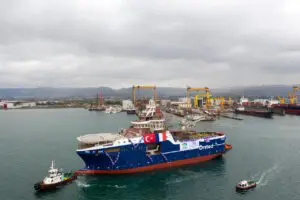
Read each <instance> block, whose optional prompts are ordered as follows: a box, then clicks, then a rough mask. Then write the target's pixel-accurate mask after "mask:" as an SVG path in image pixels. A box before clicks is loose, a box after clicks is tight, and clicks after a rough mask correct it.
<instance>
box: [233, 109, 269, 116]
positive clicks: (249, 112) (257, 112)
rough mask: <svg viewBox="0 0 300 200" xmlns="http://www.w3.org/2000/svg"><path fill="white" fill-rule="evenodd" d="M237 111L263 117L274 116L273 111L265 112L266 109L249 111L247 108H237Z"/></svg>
mask: <svg viewBox="0 0 300 200" xmlns="http://www.w3.org/2000/svg"><path fill="white" fill-rule="evenodd" d="M235 113H237V114H242V115H250V116H255V117H263V118H272V117H273V114H274V113H273V112H264V111H250V110H249V111H247V110H236V111H235Z"/></svg>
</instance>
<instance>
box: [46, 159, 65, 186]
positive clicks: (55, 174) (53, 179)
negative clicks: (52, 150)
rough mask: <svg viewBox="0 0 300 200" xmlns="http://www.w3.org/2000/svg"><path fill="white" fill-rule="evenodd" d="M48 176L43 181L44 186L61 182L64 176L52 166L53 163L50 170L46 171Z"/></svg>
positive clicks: (52, 164)
mask: <svg viewBox="0 0 300 200" xmlns="http://www.w3.org/2000/svg"><path fill="white" fill-rule="evenodd" d="M48 173H49V175H48V176H46V177H45V178H44V180H43V183H44V184H55V183H59V182H61V181H63V179H64V175H63V173H62V172H61V171H59V170H58V169H57V168H55V166H54V161H52V162H51V166H50V169H49V171H48Z"/></svg>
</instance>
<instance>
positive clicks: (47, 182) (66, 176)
mask: <svg viewBox="0 0 300 200" xmlns="http://www.w3.org/2000/svg"><path fill="white" fill-rule="evenodd" d="M48 173H49V175H48V176H46V177H45V178H44V180H43V181H41V182H38V183H36V184H34V189H35V190H36V191H45V190H50V189H55V188H57V187H58V186H61V185H64V184H66V183H70V182H72V181H73V180H75V179H76V178H77V176H76V174H75V173H73V172H69V173H63V172H62V170H58V169H57V168H55V166H54V161H52V162H51V166H50V169H49V171H48Z"/></svg>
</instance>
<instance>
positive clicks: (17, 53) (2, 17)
mask: <svg viewBox="0 0 300 200" xmlns="http://www.w3.org/2000/svg"><path fill="white" fill-rule="evenodd" d="M125 2H130V3H125ZM295 83H300V1H299V0H295V1H289V0H264V1H261V0H249V1H247V0H226V1H220V0H206V1H204V0H201V1H197V0H193V1H189V0H182V1H177V0H169V1H167V0H158V1H155V0H150V1H146V0H145V1H144V0H142V1H141V0H136V1H134V0H130V1H124V0H123V1H113V0H109V1H101V0H81V1H79V0H62V1H58V0H57V1H56V0H49V1H47V0H45V1H44V0H26V1H25V0H0V87H2V88H3V87H40V86H43V87H44V86H51V87H87V86H92V87H98V86H109V87H113V88H121V87H130V86H131V85H132V84H155V85H157V86H174V87H186V86H187V85H190V86H194V87H203V86H207V87H211V88H217V87H227V86H239V85H240V86H246V85H260V84H295Z"/></svg>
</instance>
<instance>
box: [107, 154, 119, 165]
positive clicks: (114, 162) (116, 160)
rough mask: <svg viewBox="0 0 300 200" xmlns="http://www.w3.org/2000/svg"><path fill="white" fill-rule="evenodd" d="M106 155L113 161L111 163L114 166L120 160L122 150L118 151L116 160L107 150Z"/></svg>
mask: <svg viewBox="0 0 300 200" xmlns="http://www.w3.org/2000/svg"><path fill="white" fill-rule="evenodd" d="M105 155H106V156H107V157H108V158H109V160H110V162H111V165H112V166H114V165H115V164H116V163H117V162H118V160H119V157H120V152H118V155H117V157H116V159H115V161H113V159H112V158H111V156H110V155H109V154H108V153H107V152H105Z"/></svg>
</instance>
